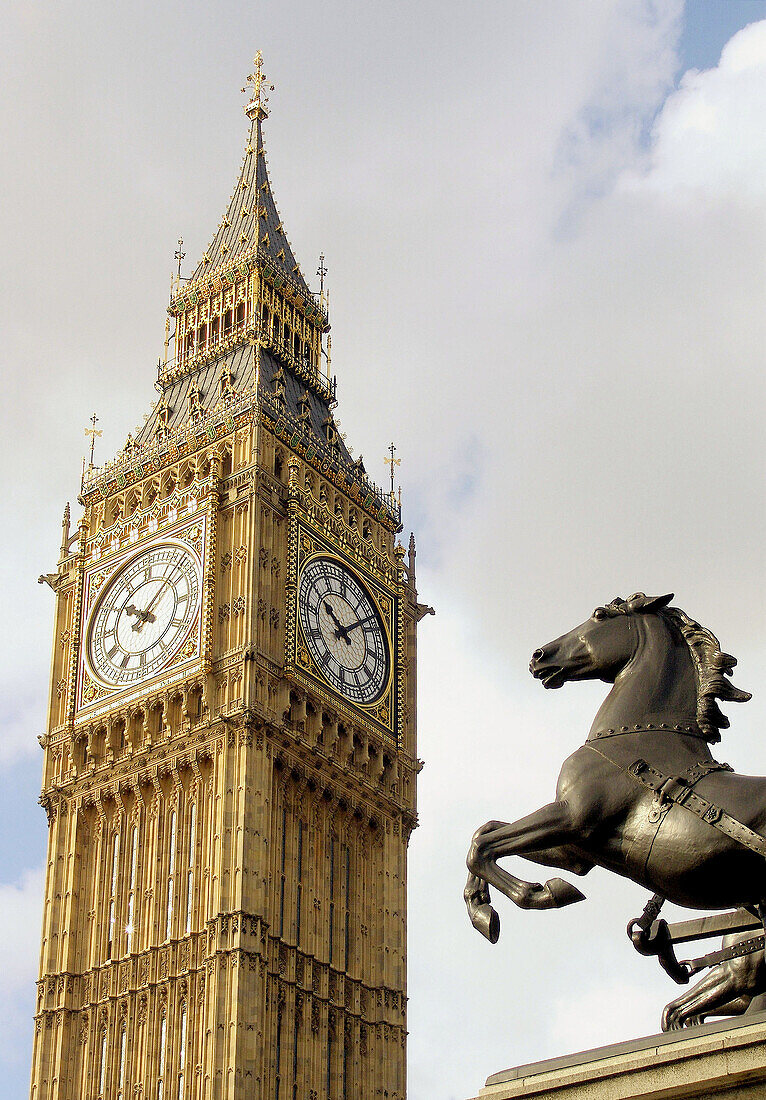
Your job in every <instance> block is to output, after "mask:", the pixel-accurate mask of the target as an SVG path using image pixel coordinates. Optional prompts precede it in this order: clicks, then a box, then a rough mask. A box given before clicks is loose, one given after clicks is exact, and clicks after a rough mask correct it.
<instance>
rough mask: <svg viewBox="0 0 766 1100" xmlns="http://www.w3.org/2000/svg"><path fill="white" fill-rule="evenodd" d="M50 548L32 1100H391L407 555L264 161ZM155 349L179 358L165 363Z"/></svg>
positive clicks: (412, 595) (410, 624)
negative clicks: (349, 409) (339, 393)
mask: <svg viewBox="0 0 766 1100" xmlns="http://www.w3.org/2000/svg"><path fill="white" fill-rule="evenodd" d="M250 82H251V84H252V98H251V100H250V102H249V103H248V105H247V107H246V112H247V115H248V117H249V119H250V129H249V134H248V139H247V144H246V148H245V155H244V160H243V164H242V169H241V172H240V176H239V179H238V181H237V185H236V188H235V190H234V193H233V195H232V198H231V200H230V202H229V206H228V209H227V211H226V214H225V216H224V218H223V220H222V222H221V224H220V226H219V227H218V229H217V231H216V233H215V236H214V238H213V240H212V242H211V244H210V246H209V248H208V249H207V251H206V253H205V255H204V256H203V258H202V260H201V262H200V264H199V265H198V267H197V269H196V271H195V272H194V275H193V276H192V277H191V279H189V280H188V281H182V280H180V279H179V280H178V282H177V283H176V284H175V286H174V292H173V295H172V298H171V303H170V308H169V315H170V318H171V323H172V324H174V326H175V333H174V338H173V339H172V340H171V342H170V350H173V351H174V353H173V354H172V355H171V354H170V351H167V350H166V357H165V362H164V364H163V365H162V367H161V369H160V371H159V377H158V382H157V389H158V391H159V393H160V397H159V400H158V402H157V403H156V405H155V407H154V408H153V410H152V413H151V415H150V416H149V418H148V420H147V422H146V424H145V426H144V428H143V429H142V430H141V432H140V434H139V435H138V436H137V438H135V439H131V438H129V439H128V441H127V442H126V445H125V447H124V449H123V450H122V451H121V452H120V454H118V455H117V457H116V458H115V460H114V461H113V462H110V463H107V465H105V466H104V467H101V468H93V467H91V468H89V470H88V471H87V473H86V476H85V479H84V482H83V486H82V492H81V496H80V498H79V499H80V503H81V504H82V506H83V516H82V519H81V520H80V522H79V524H77V526H76V528H75V529H74V530H73V531H72V530H70V518H69V510H68V507H67V510H66V512H65V516H64V522H63V533H62V544H61V556H60V559H59V563H58V569H57V572H56V573H55V574H49V575H48V577H47V578H46V579H47V581H48V583H49V584H50V586H51V587H52V588H53V589H54V592H55V600H56V610H55V628H54V642H53V659H52V674H51V691H50V703H49V719H48V729H47V732H46V734H45V735H44V737H42V738H41V742H42V744H43V748H44V754H45V759H44V770H43V790H42V797H41V802H42V805H43V806H44V808H45V810H46V812H47V815H48V820H49V847H48V863H47V877H46V886H45V903H44V912H43V929H42V945H41V957H40V980H39V983H38V997H37V1012H36V1019H35V1042H34V1055H33V1067H32V1091H31V1095H32V1097H33V1098H34V1100H52V1098H56V1100H70V1098H71V1100H75V1098H76V1100H81V1098H88V1100H91V1098H93V1100H97V1098H98V1100H128V1097H131V1098H135V1097H142V1098H151V1100H171V1098H172V1100H218V1098H223V1097H226V1098H230V1100H235V1098H240V1097H241V1098H245V1097H247V1098H248V1100H256V1098H257V1100H310V1098H311V1100H357V1098H359V1100H361V1098H362V1097H364V1098H367V1097H388V1098H390V1100H401V1098H403V1097H404V1096H405V1089H406V1085H405V1066H406V1049H405V1044H406V870H407V859H406V857H407V844H408V839H409V835H410V833H411V831H412V829H413V828H414V826H415V824H416V808H415V786H416V774H417V771H418V768H419V765H418V761H417V753H416V709H415V703H416V679H415V656H416V643H415V633H416V624H417V621H418V620H419V618H420V617H421V616H422V614H423V613H424V612H425V610H427V609H425V608H424V607H423V606H422V605H419V604H418V601H417V593H416V589H415V573H414V559H415V554H414V542H413V541H412V539H411V540H410V550H409V554H408V555H407V554H405V551H404V550H403V549H402V547H401V546H400V545H399V544H398V543H397V541H396V536H397V533H398V532H399V531H400V530H401V526H400V514H399V505H398V503H397V501H396V500H395V498H394V496H393V493H384V492H382V491H381V490H380V489H378V488H377V487H376V486H375V485H373V484H372V483H371V482H370V480H369V479H368V477H367V475H366V473H365V470H364V467H363V465H362V463H361V461H357V462H354V461H353V460H352V458H351V456H350V454H349V452H348V450H347V449H346V447H345V444H344V441H343V439H342V437H341V436H340V434H339V432H338V430H337V427H336V424H335V420H334V415H333V409H334V406H335V383H334V381H333V380H330V378H329V376H328V375H329V372H326V371H323V369H322V363H323V357H324V359H325V360H326V350H325V346H326V340H327V335H326V334H327V332H328V329H329V324H328V319H327V314H326V310H325V303H324V300H323V297H322V296H319V297H317V296H316V295H314V294H312V293H311V292H310V291H309V290H308V287H307V286H306V283H305V282H304V280H303V277H302V275H301V273H300V269H299V268H298V265H297V264H296V262H295V259H294V257H293V254H292V250H291V248H290V245H289V242H288V240H287V238H286V235H285V233H284V229H283V226H282V223H281V220H280V218H279V215H278V213H277V209H276V205H275V203H274V199H273V197H272V193H271V186H270V182H269V178H268V174H267V170H266V162H265V155H264V150H263V138H262V123H263V120H264V118H265V117H266V110H265V104H264V98H263V96H262V94H261V92H262V83H263V77H262V73H261V67H260V58H258V59H257V64H256V69H255V72H254V74H253V76H252V77H251V78H250ZM166 347H167V345H166Z"/></svg>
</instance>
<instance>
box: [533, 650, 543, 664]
mask: <svg viewBox="0 0 766 1100" xmlns="http://www.w3.org/2000/svg"><path fill="white" fill-rule="evenodd" d="M544 656H545V650H544V649H536V650H535V651H534V653H533V654H532V660H533V661H542V659H543V657H544Z"/></svg>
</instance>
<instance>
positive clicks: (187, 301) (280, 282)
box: [168, 244, 329, 330]
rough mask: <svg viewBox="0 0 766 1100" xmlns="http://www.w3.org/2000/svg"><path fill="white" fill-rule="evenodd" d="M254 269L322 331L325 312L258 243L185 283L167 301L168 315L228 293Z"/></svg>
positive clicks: (325, 316) (177, 313) (173, 314)
mask: <svg viewBox="0 0 766 1100" xmlns="http://www.w3.org/2000/svg"><path fill="white" fill-rule="evenodd" d="M255 268H259V269H260V273H261V275H262V276H263V278H264V279H265V280H266V282H267V283H269V284H270V285H271V286H273V287H274V288H275V290H279V291H281V292H282V293H283V294H285V295H286V297H288V298H292V299H293V300H294V301H298V302H300V304H301V306H302V309H303V312H304V314H305V315H306V317H307V319H308V320H309V321H313V322H314V323H315V324H316V325H317V326H318V327H319V328H321V329H323V330H324V329H327V328H328V327H329V320H328V317H327V311H326V310H325V309H324V307H323V306H322V303H321V302H318V301H317V300H316V299H315V298H314V297H313V296H312V295H311V293H310V292H307V290H306V289H305V288H304V287H303V286H301V284H300V283H299V282H298V281H297V279H294V278H293V277H292V276H291V275H289V274H288V273H287V272H286V271H284V270H283V269H282V268H281V267H280V265H279V264H278V263H277V261H276V260H275V259H274V258H273V257H272V256H270V255H269V253H268V252H267V251H266V249H265V248H264V247H263V245H260V244H259V245H257V246H253V247H252V248H250V249H248V250H247V251H246V252H242V253H240V255H239V256H236V257H235V258H234V259H233V260H231V261H230V262H229V263H228V264H226V266H225V267H222V268H219V269H218V271H215V272H214V273H212V274H211V275H208V276H203V277H201V278H199V279H196V280H193V281H190V282H189V283H187V284H186V286H184V287H183V288H182V289H181V290H179V291H178V292H177V293H176V294H174V295H173V297H172V298H171V299H170V305H169V306H168V313H170V314H171V316H173V317H177V316H178V315H179V313H184V312H185V311H186V310H188V309H193V308H194V306H196V305H198V304H199V303H200V302H205V301H207V299H208V298H209V297H210V295H211V294H216V293H218V292H220V291H221V290H228V289H229V287H231V286H234V284H235V283H236V281H237V279H244V278H246V277H247V276H248V275H249V274H250V272H251V271H253V270H254V269H255Z"/></svg>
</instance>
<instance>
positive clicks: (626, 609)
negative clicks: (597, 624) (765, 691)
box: [596, 592, 751, 742]
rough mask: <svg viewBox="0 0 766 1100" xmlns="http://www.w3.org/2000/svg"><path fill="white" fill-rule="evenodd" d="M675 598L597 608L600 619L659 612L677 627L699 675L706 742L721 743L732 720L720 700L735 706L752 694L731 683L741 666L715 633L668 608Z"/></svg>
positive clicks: (617, 601) (637, 597) (639, 596)
mask: <svg viewBox="0 0 766 1100" xmlns="http://www.w3.org/2000/svg"><path fill="white" fill-rule="evenodd" d="M671 598H672V597H667V598H666V597H660V598H659V599H658V598H657V597H651V596H646V595H645V594H644V593H643V592H636V593H635V594H634V595H633V596H630V597H629V598H628V599H627V600H623V599H622V598H621V597H620V596H615V598H614V599H613V600H612V602H611V603H608V604H605V605H604V606H603V607H599V608H597V609H596V617H597V618H598V617H602V618H607V617H609V618H612V617H614V616H615V615H635V614H641V613H642V612H644V613H646V612H655V613H656V614H658V615H660V616H661V617H662V618H664V619H665V620H666V621H667V622H668V623H670V624H672V625H673V626H675V627H676V628H677V629H678V630H679V631H680V633H681V636H682V638H683V639H684V641H685V642H686V644H687V645H688V647H689V652H690V653H691V655H692V660H693V661H694V668H695V671H696V674H697V725H698V726H699V728H700V730H701V731H702V735H703V737H704V738H705V740H706V741H710V742H716V741H720V740H721V734H720V732H719V731H720V730H722V729H728V728H729V719H728V718H727V717H726V715H725V714H724V713H723V711H722V710H721V709H720V707H719V706H718V703H717V702H716V699H722V700H726V701H727V702H731V703H746V702H747V701H748V699H750V698H751V695H750V693H749V692H747V691H740V689H739V688H737V687H735V686H734V684H732V683H731V681H730V680H728V679H727V677H728V676H731V674H732V672H733V671H734V668H735V666H736V664H737V660H736V658H735V657H732V656H731V654H730V653H724V652H723V651H722V650H721V645H720V642H719V641H718V639H717V638H716V636H715V634H713V632H712V631H711V630H708V629H707V628H706V627H704V626H700V624H699V623H698V622H695V620H694V619H691V618H690V617H689V616H688V615H687V614H686V612H685V611H682V610H681V608H680V607H667V606H665V603H666V601H667V600H668V599H671Z"/></svg>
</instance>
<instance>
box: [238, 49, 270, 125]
mask: <svg viewBox="0 0 766 1100" xmlns="http://www.w3.org/2000/svg"><path fill="white" fill-rule="evenodd" d="M248 84H250V85H251V87H252V90H253V91H252V95H251V96H250V100H249V102H248V104H247V106H246V107H245V114H246V115H247V117H248V118H255V117H256V116H257V117H260V118H266V116H267V115H268V113H269V112H268V110H267V104H268V102H269V97H268V96H267V95H264V94H263V93H262V91H261V89H262V88H263V86H264V85H265V86H266V88H267V89H268V90H269V91H270V92H273V91H274V85H273V84H269V82H268V78H267V77H265V76H264V75H263V54H262V53H261V51H260V50H258V53H257V54H256V55H255V57H254V58H253V71H252V72H251V73H250V74H249V76H248V78H247V82H246V84H245V87H244V88H243V89H242V91H243V92H246V91H247V85H248Z"/></svg>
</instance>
